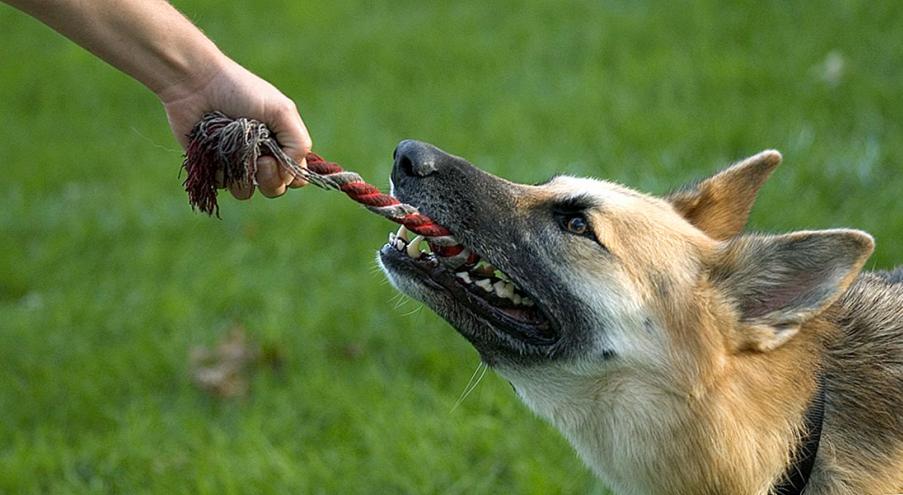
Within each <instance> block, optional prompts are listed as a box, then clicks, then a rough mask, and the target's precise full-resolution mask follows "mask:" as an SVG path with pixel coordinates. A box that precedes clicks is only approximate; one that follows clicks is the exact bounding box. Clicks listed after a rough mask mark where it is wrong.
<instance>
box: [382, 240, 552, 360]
mask: <svg viewBox="0 0 903 495" xmlns="http://www.w3.org/2000/svg"><path fill="white" fill-rule="evenodd" d="M380 255H381V256H382V257H383V259H384V261H390V262H391V263H390V268H391V269H393V271H395V272H396V273H397V272H398V271H399V268H400V267H404V268H406V269H405V270H404V271H405V272H406V274H407V275H408V276H411V277H413V278H415V279H417V280H418V281H420V282H421V283H422V284H424V285H426V286H428V287H430V288H432V289H434V290H437V291H442V292H445V293H446V294H447V295H448V296H450V297H451V298H452V299H454V301H455V302H457V303H458V304H460V305H461V306H462V307H464V308H465V309H466V310H467V311H468V312H469V313H470V314H471V315H472V316H474V317H476V318H477V319H479V320H482V321H484V322H485V323H487V324H488V325H489V326H490V327H491V328H492V329H493V330H495V331H498V332H502V333H504V334H506V335H507V336H509V337H512V338H514V339H517V340H518V341H520V342H523V343H526V344H531V345H537V346H545V345H550V344H553V343H555V342H556V341H557V335H558V332H557V331H556V330H555V328H554V325H553V323H552V320H551V319H550V318H549V317H548V316H547V313H546V312H544V310H543V308H542V306H541V304H542V303H541V301H538V300H537V299H536V298H535V297H534V296H533V295H532V294H529V293H527V292H526V291H525V290H523V289H522V288H521V286H520V285H518V283H517V281H516V280H514V279H512V277H510V276H508V275H507V274H506V273H504V272H502V271H501V270H499V269H498V268H496V267H495V266H493V265H492V264H491V262H489V261H488V260H485V259H484V258H483V257H482V256H481V255H480V254H478V253H476V252H475V251H474V250H472V249H470V248H469V247H466V246H463V245H461V244H459V243H458V242H457V241H456V240H455V239H454V238H453V237H451V236H448V237H444V238H433V239H430V240H429V241H427V240H426V239H424V238H423V237H422V236H414V235H412V234H411V233H409V232H408V231H407V229H405V227H403V226H402V227H401V228H399V229H398V232H393V233H390V234H389V241H388V242H387V243H386V244H385V245H384V246H383V247H382V249H381V250H380ZM453 323H454V322H453ZM459 330H462V329H461V328H459ZM462 331H463V330H462Z"/></svg>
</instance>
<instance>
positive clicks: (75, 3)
mask: <svg viewBox="0 0 903 495" xmlns="http://www.w3.org/2000/svg"><path fill="white" fill-rule="evenodd" d="M3 1H5V2H6V3H8V4H10V5H12V6H14V7H17V8H19V9H20V10H22V11H24V12H26V13H28V14H30V15H32V16H34V17H36V18H38V19H40V20H41V21H42V22H44V23H46V24H47V25H49V26H50V27H52V28H53V29H55V30H57V31H58V32H60V33H61V34H63V35H64V36H66V37H67V38H69V39H71V40H73V41H75V42H76V43H78V44H80V45H81V46H83V47H84V48H86V49H88V50H90V51H91V52H92V53H94V54H95V55H97V56H98V57H100V58H102V59H104V60H105V61H107V62H108V63H110V64H111V65H113V66H115V67H116V68H118V69H119V70H121V71H123V72H125V73H126V74H129V75H130V76H132V77H134V78H135V79H137V80H138V81H140V82H141V83H142V84H144V85H145V86H147V87H148V88H149V89H150V90H151V91H153V92H154V93H156V94H157V95H158V96H159V97H160V98H161V99H162V100H164V101H171V100H173V99H177V98H180V97H182V96H183V94H182V93H185V94H188V93H190V92H191V91H193V90H196V89H198V88H200V87H202V86H203V85H204V84H206V83H207V82H208V81H209V80H210V78H212V77H213V76H214V74H215V73H216V72H217V71H218V70H219V68H220V66H221V65H222V64H224V63H226V61H227V59H226V57H225V56H224V55H223V54H222V52H220V51H219V49H217V47H216V45H214V44H213V42H212V41H210V40H209V39H208V38H207V37H206V36H204V34H203V33H201V31H200V30H199V29H198V28H196V27H195V26H194V25H193V24H192V23H191V22H190V21H188V20H187V19H186V18H185V17H184V16H182V14H180V13H179V12H178V11H177V10H176V9H175V8H174V7H173V6H171V5H170V4H169V3H167V2H165V1H164V0H3Z"/></svg>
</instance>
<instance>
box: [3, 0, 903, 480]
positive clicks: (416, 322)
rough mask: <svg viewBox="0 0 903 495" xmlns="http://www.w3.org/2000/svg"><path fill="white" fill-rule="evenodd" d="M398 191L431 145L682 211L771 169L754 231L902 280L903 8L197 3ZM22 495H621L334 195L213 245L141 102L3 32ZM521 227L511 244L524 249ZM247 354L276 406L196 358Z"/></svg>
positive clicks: (7, 402)
mask: <svg viewBox="0 0 903 495" xmlns="http://www.w3.org/2000/svg"><path fill="white" fill-rule="evenodd" d="M175 3H176V5H177V6H178V7H180V8H181V9H182V10H183V11H184V12H186V13H187V14H188V15H189V16H190V17H191V18H193V19H194V20H195V21H196V22H197V23H198V24H199V25H200V26H201V27H202V28H203V29H204V30H205V31H206V32H207V33H208V34H209V36H211V37H212V38H213V39H214V40H216V41H217V43H218V44H219V45H220V47H221V48H222V49H223V50H224V51H225V52H227V53H229V54H230V55H231V56H232V57H233V58H235V59H236V60H238V61H239V62H240V63H242V64H244V65H245V66H247V67H248V68H250V69H251V70H252V71H254V72H256V73H258V74H260V75H261V76H263V77H265V78H267V79H269V80H271V81H272V82H273V83H274V84H276V86H278V87H279V88H280V89H282V90H283V92H285V93H286V94H288V95H290V96H292V97H293V98H294V99H295V100H296V101H297V103H298V105H299V107H300V108H301V110H302V115H303V116H304V118H305V121H306V122H307V124H308V127H309V128H310V130H311V133H312V135H313V138H314V142H315V149H316V151H318V152H320V153H321V154H323V155H325V156H327V157H329V158H331V159H333V160H335V161H338V162H340V163H342V164H345V165H346V166H348V167H349V168H352V169H355V170H356V171H358V172H360V173H361V174H362V175H363V176H364V177H366V178H369V179H371V180H372V181H374V182H375V183H377V184H386V183H387V177H388V173H389V169H390V166H391V153H392V150H393V148H394V146H395V144H396V143H397V142H398V141H399V140H401V139H404V138H409V137H413V138H418V139H422V140H426V141H430V142H433V143H435V144H437V145H439V146H441V147H443V148H445V149H446V150H448V151H450V152H453V153H455V154H458V155H461V156H464V157H467V158H469V159H471V160H472V161H473V162H474V163H476V164H478V165H479V166H481V167H482V168H485V169H487V170H489V171H491V172H493V173H495V174H498V175H502V176H504V177H507V178H510V179H512V180H517V181H522V182H532V181H537V180H542V179H545V178H547V177H548V176H550V175H552V174H554V173H558V172H567V173H572V174H580V175H593V176H598V177H604V178H609V179H613V180H617V181H619V182H622V183H625V184H628V185H631V186H634V187H637V188H639V189H642V190H646V191H650V192H656V193H664V192H667V191H668V190H669V189H670V188H671V187H673V186H677V185H679V184H681V183H682V182H685V181H689V180H692V179H697V178H700V177H703V176H704V174H706V173H709V172H711V171H714V170H716V169H718V168H719V167H721V166H724V165H726V164H728V163H730V162H731V161H733V160H736V159H739V158H742V157H744V156H746V155H750V154H753V153H755V152H757V151H760V150H762V149H765V148H777V149H779V150H781V151H782V152H783V153H784V157H785V162H784V165H782V166H781V168H780V169H779V170H778V171H777V172H776V174H775V176H774V178H773V179H772V181H771V183H770V184H769V185H767V186H766V188H765V189H764V191H763V194H762V196H761V198H760V203H759V204H758V206H757V207H756V209H755V210H754V214H753V218H752V222H751V226H752V228H753V229H756V230H766V231H788V230H791V229H804V228H828V227H839V226H852V227H857V228H861V229H863V230H866V231H869V232H870V233H872V234H873V235H874V236H875V238H876V240H877V250H876V252H875V255H874V257H873V258H872V261H871V262H870V263H869V268H887V267H891V266H893V265H894V263H896V262H898V261H901V260H903V253H901V252H900V246H899V244H900V240H901V238H903V200H901V191H903V174H901V171H903V113H901V112H903V30H901V29H900V27H899V26H900V25H901V22H903V3H901V2H897V1H889V0H888V1H883V2H875V1H853V0H850V1H837V2H817V1H813V2H796V3H793V2H784V1H758V2H752V1H742V2H732V3H731V4H730V5H728V4H727V3H726V2H717V1H714V0H710V1H701V2H696V3H694V4H693V5H692V6H690V5H687V4H685V3H683V2H666V1H637V2H596V1H573V2H547V1H536V2H515V1H509V0H502V1H496V2H487V1H469V0H467V1H464V0H462V1H458V2H446V3H442V4H441V5H440V4H435V3H430V2H419V1H413V0H377V1H375V2H352V1H348V0H335V1H332V2H294V1H289V0H275V1H270V2H263V1H256V2H228V1H227V2H224V1H222V0H219V1H213V0H191V1H177V2H175ZM0 26H3V29H2V32H0V62H2V69H0V115H2V116H3V118H4V121H5V124H4V125H3V126H2V127H0V163H2V165H0V167H2V174H3V179H2V180H0V198H2V199H0V233H2V234H0V235H2V237H0V238H2V242H3V249H2V250H0V418H2V420H0V493H17V494H18V493H166V494H170V493H210V494H220V493H442V494H457V493H462V494H463V493H467V494H476V493H523V494H546V493H595V494H604V493H607V492H606V489H605V487H604V486H603V485H602V484H601V483H600V482H598V481H596V480H595V479H594V478H593V476H592V475H591V474H590V473H589V471H588V470H587V469H586V468H585V467H583V465H582V463H581V462H580V461H579V459H578V458H577V457H576V455H575V454H574V453H573V452H572V450H571V448H570V447H569V445H568V444H567V443H566V442H565V441H564V440H563V439H562V438H561V437H560V436H559V435H558V433H557V432H555V431H554V430H553V429H552V428H551V427H549V426H547V425H546V424H545V423H544V422H543V421H541V420H540V419H538V418H536V417H534V416H533V415H532V414H531V413H530V412H529V411H527V410H526V408H524V407H523V406H521V405H520V404H519V403H518V399H517V398H516V397H515V396H514V394H513V392H512V391H511V388H510V387H509V386H508V384H507V383H506V382H505V381H504V380H502V379H500V378H498V377H497V376H495V375H494V374H493V373H491V372H490V373H487V374H486V376H485V378H484V379H483V380H482V382H481V383H480V384H479V385H478V386H477V387H476V388H475V389H474V391H473V392H472V393H471V394H470V395H469V396H468V397H467V398H466V399H465V400H463V401H461V403H460V406H459V407H457V408H455V404H456V402H458V399H459V397H460V396H461V394H462V392H463V391H464V390H465V388H466V386H467V385H468V380H469V378H470V377H471V375H472V373H473V372H474V370H475V369H476V368H477V365H478V363H479V359H478V357H477V355H476V353H475V352H474V351H473V350H472V349H471V348H470V346H469V345H467V344H466V343H465V342H464V340H463V339H462V338H460V337H459V336H458V335H457V334H456V333H455V332H454V331H453V330H452V329H451V328H450V327H449V326H448V325H447V324H446V323H445V322H443V321H442V320H440V319H439V318H437V317H436V316H435V315H433V314H432V313H431V312H430V311H429V310H428V309H425V308H421V307H420V306H419V305H418V304H416V303H414V302H412V301H408V300H403V299H399V298H398V297H397V296H396V295H395V292H394V290H393V289H392V288H391V287H390V286H388V284H386V283H385V281H384V278H383V276H382V275H381V274H380V273H379V272H378V271H377V270H376V269H375V262H374V254H375V251H376V249H378V247H379V246H380V245H381V244H382V243H383V242H384V241H385V238H386V234H387V232H389V230H390V229H391V228H392V227H391V225H390V224H388V223H387V222H385V221H384V220H381V219H379V218H377V217H375V216H373V215H370V214H368V213H366V212H365V211H364V210H362V209H360V208H358V207H356V206H354V205H353V204H352V203H351V202H349V201H348V200H346V199H344V198H343V197H342V196H341V195H339V194H336V193H330V192H325V191H321V190H314V189H313V188H308V189H305V190H302V191H294V192H292V193H290V194H288V195H286V196H285V197H283V198H280V199H278V200H267V199H264V198H262V197H255V198H254V199H252V200H251V201H249V202H243V203H239V202H237V201H234V200H231V199H228V200H226V199H224V200H223V201H222V210H223V211H222V215H223V219H222V220H216V219H211V218H207V217H204V216H202V215H199V214H195V213H193V212H192V211H191V210H190V209H189V207H188V205H187V200H186V197H185V195H184V192H183V191H182V189H181V181H180V178H179V164H180V156H181V151H180V149H179V148H178V145H177V144H176V143H175V140H174V139H173V138H172V137H171V135H170V133H169V128H168V126H167V124H166V119H165V116H164V114H163V111H162V108H161V107H160V105H159V104H158V103H157V101H156V100H155V98H154V97H153V95H151V94H150V93H149V92H147V91H146V90H144V89H143V88H142V87H141V86H139V85H138V84H137V83H135V82H133V81H132V80H130V79H128V78H127V77H126V76H124V75H122V74H120V73H118V72H116V71H115V70H113V69H111V68H110V67H109V66H107V65H105V64H103V63H102V62H99V61H98V60H96V59H94V58H93V57H92V56H91V55H89V54H87V53H86V52H84V51H83V50H81V49H80V48H78V47H76V46H74V45H72V44H71V43H69V42H67V41H66V40H64V39H63V38H61V37H60V36H58V35H56V34H55V33H53V32H52V31H50V30H49V29H47V28H45V27H44V26H42V25H40V24H38V23H37V22H35V21H33V20H32V19H30V18H28V17H26V16H24V15H22V14H19V13H18V12H17V11H14V10H12V9H11V8H9V7H6V6H5V5H0ZM500 221H501V219H500ZM234 328H243V329H244V331H245V333H246V335H247V336H248V338H249V339H252V340H253V341H254V342H256V343H257V345H259V346H260V347H261V348H263V349H264V350H266V353H267V354H268V355H269V356H270V358H269V359H266V360H264V362H262V364H261V365H260V366H259V367H258V368H257V370H256V372H255V373H253V375H252V376H251V378H250V380H251V381H250V384H249V390H248V393H247V394H245V395H244V396H239V397H234V398H221V397H218V396H215V395H211V394H209V393H206V392H204V391H202V390H200V389H198V388H197V387H196V386H195V385H194V384H193V383H192V380H191V365H190V359H189V355H190V354H191V353H192V349H194V348H196V347H198V346H210V345H214V344H215V343H216V342H217V341H219V340H220V339H221V338H222V337H223V336H224V335H226V334H227V333H228V332H229V331H230V330H232V329H234Z"/></svg>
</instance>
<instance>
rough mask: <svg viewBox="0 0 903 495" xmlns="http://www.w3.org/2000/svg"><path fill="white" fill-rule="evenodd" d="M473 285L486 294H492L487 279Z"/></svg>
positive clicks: (490, 283) (490, 284)
mask: <svg viewBox="0 0 903 495" xmlns="http://www.w3.org/2000/svg"><path fill="white" fill-rule="evenodd" d="M474 284H475V285H476V286H477V287H479V288H481V289H483V290H485V291H486V292H492V282H490V281H489V279H488V278H481V279H480V280H477V281H476V282H474Z"/></svg>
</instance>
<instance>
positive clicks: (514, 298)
mask: <svg viewBox="0 0 903 495" xmlns="http://www.w3.org/2000/svg"><path fill="white" fill-rule="evenodd" d="M511 300H512V301H514V304H520V303H522V302H523V301H524V298H522V297H521V296H520V294H514V295H512V296H511Z"/></svg>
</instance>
